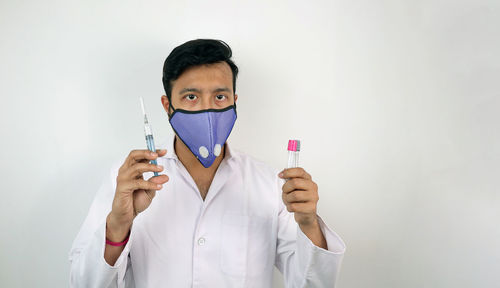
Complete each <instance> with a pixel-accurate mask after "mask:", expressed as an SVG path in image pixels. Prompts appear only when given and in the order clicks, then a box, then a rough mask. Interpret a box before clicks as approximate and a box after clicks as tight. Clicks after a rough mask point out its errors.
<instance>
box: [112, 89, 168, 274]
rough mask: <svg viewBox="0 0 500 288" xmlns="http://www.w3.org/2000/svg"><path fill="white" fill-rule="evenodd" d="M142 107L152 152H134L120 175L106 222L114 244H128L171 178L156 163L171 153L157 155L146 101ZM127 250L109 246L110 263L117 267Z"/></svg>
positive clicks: (164, 152)
mask: <svg viewBox="0 0 500 288" xmlns="http://www.w3.org/2000/svg"><path fill="white" fill-rule="evenodd" d="M141 106H142V109H143V114H144V122H145V123H144V124H145V126H144V132H145V134H146V142H147V146H148V148H149V149H142V150H133V151H131V152H130V154H129V155H128V157H127V159H125V162H124V163H123V165H122V166H121V167H120V170H119V171H118V176H117V178H116V190H115V197H114V199H113V205H112V209H111V212H110V213H109V214H108V217H107V218H106V239H108V240H109V241H111V242H117V243H120V242H123V241H126V239H127V237H128V236H127V235H128V234H129V232H130V228H131V226H132V222H133V221H134V218H135V217H136V216H137V215H138V214H139V213H141V212H142V211H144V210H146V209H147V208H148V207H149V205H150V204H151V202H152V201H153V198H154V197H155V195H156V191H157V190H161V189H162V187H163V184H165V183H167V181H168V176H167V175H164V174H162V175H159V174H158V173H159V172H161V171H163V167H162V166H161V165H157V163H156V159H157V158H158V157H162V156H165V154H166V153H167V151H166V150H156V151H155V148H154V142H153V133H152V130H151V126H150V124H149V123H148V121H147V117H146V113H145V109H144V103H143V100H142V98H141ZM148 136H149V137H148ZM146 172H153V173H154V175H155V176H153V177H151V178H150V179H148V180H145V179H144V177H143V173H146ZM124 247H125V246H124V245H123V246H113V245H106V250H105V251H104V258H105V259H106V262H108V264H110V265H114V263H115V262H116V260H117V259H118V257H119V256H120V253H121V251H122V250H123V248H124Z"/></svg>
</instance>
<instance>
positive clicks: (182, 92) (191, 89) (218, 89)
mask: <svg viewBox="0 0 500 288" xmlns="http://www.w3.org/2000/svg"><path fill="white" fill-rule="evenodd" d="M186 92H196V93H201V90H200V89H197V88H183V89H182V90H181V91H179V94H184V93H186ZM212 92H229V93H231V89H229V88H227V87H219V88H216V89H214V90H213V91H212Z"/></svg>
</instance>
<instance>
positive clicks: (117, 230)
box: [106, 212, 132, 242]
mask: <svg viewBox="0 0 500 288" xmlns="http://www.w3.org/2000/svg"><path fill="white" fill-rule="evenodd" d="M131 226H132V223H127V222H124V223H120V222H119V221H116V218H115V217H114V216H113V214H112V212H110V213H109V214H108V217H106V239H108V240H110V241H112V242H123V241H124V240H125V239H126V238H127V236H128V235H129V233H130V227H131Z"/></svg>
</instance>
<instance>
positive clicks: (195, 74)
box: [162, 62, 238, 113]
mask: <svg viewBox="0 0 500 288" xmlns="http://www.w3.org/2000/svg"><path fill="white" fill-rule="evenodd" d="M237 99H238V95H236V94H234V91H233V74H232V71H231V68H230V67H229V65H228V64H227V63H226V62H221V63H214V64H208V65H200V66H195V67H191V68H188V69H187V70H186V71H184V72H183V73H182V74H181V75H180V76H179V78H177V80H175V81H173V85H172V97H171V100H172V103H171V104H172V106H173V108H175V109H183V110H190V111H197V110H205V109H222V108H226V107H227V106H230V105H233V104H234V103H235V102H236V100H237ZM162 104H163V108H164V109H165V111H167V113H169V105H170V103H169V101H168V99H167V97H166V96H165V95H164V96H163V97H162Z"/></svg>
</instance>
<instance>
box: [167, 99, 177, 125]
mask: <svg viewBox="0 0 500 288" xmlns="http://www.w3.org/2000/svg"><path fill="white" fill-rule="evenodd" d="M170 108H172V111H173V112H172V113H170V114H169V113H167V115H168V119H169V120H170V118H172V115H174V113H175V108H174V106H173V105H172V97H168V112H170Z"/></svg>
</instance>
